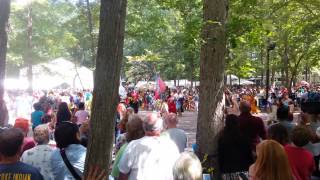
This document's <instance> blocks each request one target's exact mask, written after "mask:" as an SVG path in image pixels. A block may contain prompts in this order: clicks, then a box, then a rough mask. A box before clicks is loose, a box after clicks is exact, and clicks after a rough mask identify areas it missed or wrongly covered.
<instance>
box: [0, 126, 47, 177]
mask: <svg viewBox="0 0 320 180" xmlns="http://www.w3.org/2000/svg"><path fill="white" fill-rule="evenodd" d="M23 139H24V135H23V133H22V131H21V130H20V129H16V128H10V129H4V130H2V131H1V132H0V179H8V180H11V179H22V178H21V177H23V179H30V180H42V179H43V177H42V175H41V174H40V172H39V170H38V169H36V168H35V167H33V166H31V165H28V164H25V163H23V162H20V161H19V159H20V155H21V148H22V143H23Z"/></svg>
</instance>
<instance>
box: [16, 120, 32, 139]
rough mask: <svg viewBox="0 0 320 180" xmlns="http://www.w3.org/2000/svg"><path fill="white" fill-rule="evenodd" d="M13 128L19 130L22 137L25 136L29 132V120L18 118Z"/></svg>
mask: <svg viewBox="0 0 320 180" xmlns="http://www.w3.org/2000/svg"><path fill="white" fill-rule="evenodd" d="M13 127H14V128H18V129H20V130H21V131H22V132H23V134H24V136H27V134H28V132H29V120H28V119H24V118H18V119H16V121H15V123H14V125H13Z"/></svg>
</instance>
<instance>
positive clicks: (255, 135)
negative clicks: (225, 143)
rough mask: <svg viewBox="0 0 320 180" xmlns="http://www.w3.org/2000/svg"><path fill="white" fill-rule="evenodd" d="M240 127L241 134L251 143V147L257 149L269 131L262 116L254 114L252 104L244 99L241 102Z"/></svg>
mask: <svg viewBox="0 0 320 180" xmlns="http://www.w3.org/2000/svg"><path fill="white" fill-rule="evenodd" d="M239 109H240V112H241V113H240V116H239V127H240V132H241V134H243V135H244V137H245V138H247V139H248V140H249V142H250V144H251V148H252V149H253V150H255V147H256V145H257V144H258V143H259V142H260V139H266V136H267V133H266V129H265V127H264V123H263V121H262V119H261V118H259V117H255V116H252V115H251V113H250V111H251V105H250V104H249V103H248V102H246V101H243V102H241V103H240V107H239Z"/></svg>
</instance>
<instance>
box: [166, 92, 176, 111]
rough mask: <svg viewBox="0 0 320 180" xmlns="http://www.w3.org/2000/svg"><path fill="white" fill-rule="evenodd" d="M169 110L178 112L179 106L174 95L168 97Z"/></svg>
mask: <svg viewBox="0 0 320 180" xmlns="http://www.w3.org/2000/svg"><path fill="white" fill-rule="evenodd" d="M168 108H169V109H168V110H169V113H175V114H176V113H177V106H176V103H175V100H174V97H173V96H171V95H170V96H169V98H168Z"/></svg>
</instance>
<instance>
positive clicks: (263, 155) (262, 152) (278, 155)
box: [249, 140, 295, 180]
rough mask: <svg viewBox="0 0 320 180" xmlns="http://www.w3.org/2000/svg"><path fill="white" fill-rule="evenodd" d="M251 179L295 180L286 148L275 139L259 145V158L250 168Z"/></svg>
mask: <svg viewBox="0 0 320 180" xmlns="http://www.w3.org/2000/svg"><path fill="white" fill-rule="evenodd" d="M249 179H250V180H262V179H266V180H284V179H286V180H294V179H295V178H294V176H293V175H292V172H291V169H290V165H289V161H288V158H287V155H286V152H285V150H284V148H283V147H282V146H281V144H279V143H278V142H276V141H274V140H265V141H262V142H261V143H260V144H258V145H257V160H256V162H255V163H254V164H253V165H251V166H250V168H249Z"/></svg>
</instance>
